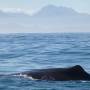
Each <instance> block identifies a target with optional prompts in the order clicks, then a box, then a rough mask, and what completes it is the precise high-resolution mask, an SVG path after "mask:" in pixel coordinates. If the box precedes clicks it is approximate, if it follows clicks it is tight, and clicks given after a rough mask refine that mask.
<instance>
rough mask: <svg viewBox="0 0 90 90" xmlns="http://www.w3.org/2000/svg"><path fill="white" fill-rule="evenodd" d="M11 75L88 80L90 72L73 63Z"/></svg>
mask: <svg viewBox="0 0 90 90" xmlns="http://www.w3.org/2000/svg"><path fill="white" fill-rule="evenodd" d="M12 75H19V76H23V77H28V78H32V79H34V80H54V81H69V80H85V81H90V74H89V73H87V72H86V71H85V70H84V69H83V68H82V66H80V65H75V66H72V67H66V68H47V69H33V70H30V71H25V72H21V73H16V74H12Z"/></svg>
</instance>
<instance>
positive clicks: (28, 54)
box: [0, 33, 90, 90]
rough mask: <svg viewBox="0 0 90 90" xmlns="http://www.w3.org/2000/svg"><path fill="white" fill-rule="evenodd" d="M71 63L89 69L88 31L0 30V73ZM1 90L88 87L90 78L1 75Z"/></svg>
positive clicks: (63, 65)
mask: <svg viewBox="0 0 90 90" xmlns="http://www.w3.org/2000/svg"><path fill="white" fill-rule="evenodd" d="M74 65H81V66H82V67H83V68H84V69H85V70H86V71H87V72H89V73H90V33H46V34H44V33H41V34H40V33H29V34H27V33H26V34H23V33H21V34H18V33H17V34H0V74H5V75H6V74H11V73H17V72H23V71H29V70H31V69H42V68H54V67H69V66H74ZM0 90H90V82H89V81H88V82H87V81H38V80H30V79H28V78H23V77H15V76H1V77H0Z"/></svg>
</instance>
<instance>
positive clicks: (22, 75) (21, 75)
mask: <svg viewBox="0 0 90 90" xmlns="http://www.w3.org/2000/svg"><path fill="white" fill-rule="evenodd" d="M14 76H20V77H24V78H28V79H30V80H38V79H35V78H33V77H32V76H28V75H27V74H22V73H20V74H18V75H14Z"/></svg>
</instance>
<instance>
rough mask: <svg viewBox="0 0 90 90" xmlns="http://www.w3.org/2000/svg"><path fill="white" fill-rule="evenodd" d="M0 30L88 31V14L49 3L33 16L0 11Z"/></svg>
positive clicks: (89, 28) (89, 20) (89, 17)
mask: <svg viewBox="0 0 90 90" xmlns="http://www.w3.org/2000/svg"><path fill="white" fill-rule="evenodd" d="M0 30H1V31H0V32H12V33H14V32H88V31H89V32H90V15H88V14H84V13H78V12H76V11H75V10H73V9H72V8H67V7H56V6H53V5H49V6H46V7H43V8H42V9H41V10H40V11H38V12H37V13H35V14H34V15H33V16H30V15H27V14H25V13H10V12H3V11H0Z"/></svg>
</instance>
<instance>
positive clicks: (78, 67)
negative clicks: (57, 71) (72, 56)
mask: <svg viewBox="0 0 90 90" xmlns="http://www.w3.org/2000/svg"><path fill="white" fill-rule="evenodd" d="M71 70H75V71H79V72H82V71H84V69H83V68H82V66H80V65H75V66H73V67H71Z"/></svg>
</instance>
